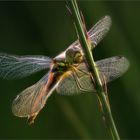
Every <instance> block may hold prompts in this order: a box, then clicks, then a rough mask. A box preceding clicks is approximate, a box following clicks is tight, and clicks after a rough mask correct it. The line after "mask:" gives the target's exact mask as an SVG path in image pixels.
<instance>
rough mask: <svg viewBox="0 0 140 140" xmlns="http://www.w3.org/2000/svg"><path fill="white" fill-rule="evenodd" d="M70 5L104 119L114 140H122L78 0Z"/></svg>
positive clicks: (74, 0) (70, 0)
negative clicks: (87, 34) (93, 54)
mask: <svg viewBox="0 0 140 140" xmlns="http://www.w3.org/2000/svg"><path fill="white" fill-rule="evenodd" d="M68 3H69V7H70V10H71V13H72V16H73V18H74V23H75V26H76V30H77V33H78V37H79V41H80V43H81V46H82V49H83V52H84V55H85V57H86V61H87V64H88V66H89V70H90V72H91V73H92V76H93V77H94V82H95V85H96V90H97V96H98V98H99V101H100V104H101V108H102V113H103V117H104V119H105V122H106V125H107V128H108V130H109V132H110V134H111V136H112V139H113V140H120V137H119V134H118V132H117V129H116V126H115V123H114V120H113V117H112V113H111V109H110V105H109V102H108V98H107V95H106V94H105V92H104V89H103V87H102V82H101V80H100V76H99V72H98V69H97V67H96V64H95V61H94V59H93V56H92V52H91V50H90V48H91V44H90V41H89V40H88V39H87V37H86V34H85V32H84V27H83V22H82V19H81V15H80V12H79V9H78V5H77V2H76V0H68ZM93 48H94V47H93Z"/></svg>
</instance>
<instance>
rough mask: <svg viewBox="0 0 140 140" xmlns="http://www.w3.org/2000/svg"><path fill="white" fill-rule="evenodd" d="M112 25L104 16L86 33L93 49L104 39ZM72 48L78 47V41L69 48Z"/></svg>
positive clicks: (108, 17)
mask: <svg viewBox="0 0 140 140" xmlns="http://www.w3.org/2000/svg"><path fill="white" fill-rule="evenodd" d="M111 24H112V21H111V18H110V16H105V17H103V18H102V19H100V20H99V21H98V22H97V23H96V24H95V25H94V26H93V27H92V28H91V29H90V30H89V32H88V35H89V37H90V39H91V43H92V46H93V47H96V46H97V45H98V43H99V42H100V41H101V40H102V39H103V38H104V37H105V35H106V34H107V33H108V31H109V29H110V26H111ZM73 46H79V47H80V44H79V41H78V40H77V41H75V42H74V43H73V44H71V45H70V46H69V47H68V49H69V48H71V47H73Z"/></svg>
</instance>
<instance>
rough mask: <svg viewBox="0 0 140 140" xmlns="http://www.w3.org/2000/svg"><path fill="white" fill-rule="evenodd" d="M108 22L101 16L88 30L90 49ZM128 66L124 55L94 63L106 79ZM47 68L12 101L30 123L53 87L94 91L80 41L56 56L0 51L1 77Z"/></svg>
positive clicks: (66, 92)
mask: <svg viewBox="0 0 140 140" xmlns="http://www.w3.org/2000/svg"><path fill="white" fill-rule="evenodd" d="M110 26H111V18H110V16H105V17H103V18H101V19H100V20H99V21H98V22H97V23H96V24H95V25H94V26H93V27H92V28H91V29H90V30H89V32H88V33H87V34H88V36H89V38H90V40H91V44H92V47H91V51H92V49H93V48H94V47H96V46H97V45H98V43H99V42H100V41H101V40H102V39H103V38H104V36H105V35H106V34H107V32H108V31H109V29H110ZM128 66H129V62H128V60H127V59H126V58H125V57H123V56H114V57H110V58H106V59H103V60H99V61H97V62H96V67H97V69H98V71H99V75H100V77H101V79H102V77H104V78H105V81H106V83H108V82H111V81H113V80H115V79H116V78H118V77H120V76H121V75H123V74H124V73H125V72H126V71H127V69H128ZM41 70H48V73H47V74H45V75H44V76H43V77H42V78H41V79H40V80H39V81H38V82H36V83H35V84H33V85H32V86H30V87H28V88H26V89H25V90H23V91H22V92H21V93H20V94H18V95H17V96H16V97H15V99H14V100H13V102H12V112H13V114H14V115H15V116H18V117H25V118H28V122H29V123H30V124H31V123H33V122H34V120H35V118H36V116H37V115H38V114H39V112H40V111H41V110H42V109H43V107H44V106H45V104H46V102H47V100H48V98H49V96H50V95H52V93H53V92H54V91H55V90H56V92H57V93H58V94H62V95H74V94H80V93H86V92H93V93H96V88H95V85H94V82H93V79H94V77H92V76H91V73H90V71H89V69H88V66H87V63H86V61H85V57H84V53H83V51H82V48H81V46H80V43H79V41H78V40H77V41H75V42H74V43H72V44H71V45H70V46H69V47H68V48H67V49H66V50H65V51H64V52H62V53H60V54H59V55H57V56H56V57H55V58H50V57H47V56H41V55H38V56H35V55H29V56H28V55H25V56H17V55H10V54H5V53H0V77H2V78H4V79H7V80H9V79H10V80H12V79H19V78H24V77H26V76H29V75H31V74H34V73H36V72H38V71H41Z"/></svg>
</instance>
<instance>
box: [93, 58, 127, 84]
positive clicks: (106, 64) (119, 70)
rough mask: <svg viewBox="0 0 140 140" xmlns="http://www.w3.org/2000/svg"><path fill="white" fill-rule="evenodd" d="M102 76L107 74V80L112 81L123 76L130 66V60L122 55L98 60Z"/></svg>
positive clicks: (97, 63)
mask: <svg viewBox="0 0 140 140" xmlns="http://www.w3.org/2000/svg"><path fill="white" fill-rule="evenodd" d="M96 65H97V67H98V69H99V72H100V76H105V79H106V82H111V81H113V80H115V79H117V78H118V77H120V76H122V75H123V74H124V73H125V72H126V71H127V69H128V67H129V61H128V60H127V59H126V58H125V57H122V56H115V57H111V58H106V59H103V60H100V61H97V62H96Z"/></svg>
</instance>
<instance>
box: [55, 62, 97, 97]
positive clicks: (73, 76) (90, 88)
mask: <svg viewBox="0 0 140 140" xmlns="http://www.w3.org/2000/svg"><path fill="white" fill-rule="evenodd" d="M92 82H93V81H92V80H91V75H90V74H89V73H88V70H87V68H86V64H85V63H81V64H80V65H79V66H78V67H77V70H76V71H74V70H72V71H68V72H67V73H66V74H65V75H64V76H63V78H62V80H61V81H60V83H59V85H58V87H57V88H56V90H57V92H58V93H59V94H63V95H74V94H80V93H85V92H95V88H94V84H93V83H92Z"/></svg>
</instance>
